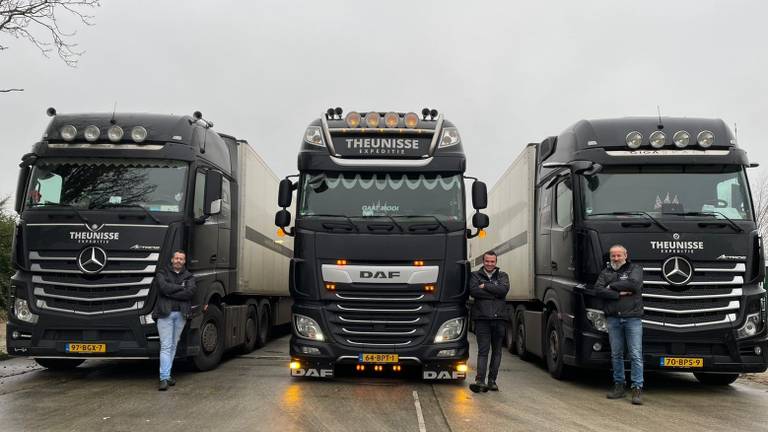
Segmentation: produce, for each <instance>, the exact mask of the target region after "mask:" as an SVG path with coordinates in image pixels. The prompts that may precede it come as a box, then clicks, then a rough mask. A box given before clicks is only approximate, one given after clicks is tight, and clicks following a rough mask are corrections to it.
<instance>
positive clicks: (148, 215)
mask: <svg viewBox="0 0 768 432" xmlns="http://www.w3.org/2000/svg"><path fill="white" fill-rule="evenodd" d="M48 114H49V115H51V116H52V117H53V118H52V120H51V122H50V124H49V125H48V128H47V129H46V131H45V134H44V135H43V137H42V140H41V141H40V142H38V143H36V144H35V145H34V146H33V148H32V152H31V153H28V154H26V155H25V156H24V157H23V159H22V162H21V165H20V166H21V170H20V173H19V180H18V186H17V190H16V211H17V212H18V214H19V222H18V226H17V228H16V233H15V242H14V245H13V252H12V255H13V256H12V259H13V264H14V266H15V268H16V269H17V271H16V273H15V274H14V276H13V277H12V280H11V293H10V294H11V302H10V305H11V306H10V307H11V309H10V311H9V320H8V324H7V345H8V353H9V354H11V355H16V356H30V357H33V358H35V360H36V361H37V362H38V363H39V364H40V365H42V366H45V367H48V368H55V369H65V368H73V367H76V366H78V365H79V364H80V363H82V362H83V361H84V360H85V359H93V358H102V359H103V358H155V357H157V356H158V353H159V336H158V332H157V326H156V324H155V322H154V320H153V318H152V309H153V307H154V304H155V301H156V298H157V295H158V293H157V289H156V288H155V286H154V284H153V278H154V275H155V272H156V271H157V270H158V269H159V268H161V267H162V266H166V265H169V264H170V259H171V255H172V253H173V251H175V250H178V249H181V250H183V251H185V252H186V254H187V267H188V268H189V270H190V271H191V272H192V273H193V274H194V275H195V278H196V281H197V287H198V289H197V292H196V295H195V298H194V299H193V305H194V306H193V307H194V310H195V311H196V313H195V314H194V317H193V318H192V320H191V321H190V323H189V324H188V325H187V327H186V329H185V331H184V334H183V335H182V339H181V341H180V343H179V347H178V350H177V357H180V358H189V359H190V360H191V362H192V363H193V365H194V367H196V368H197V369H199V370H207V369H211V368H213V367H215V366H216V365H217V364H218V363H219V361H220V359H221V356H222V353H223V352H224V351H225V350H227V349H230V348H238V349H240V350H241V351H245V352H248V351H251V350H253V349H255V348H256V347H258V346H260V345H262V344H264V343H265V342H266V340H267V337H268V334H269V330H270V327H271V326H273V325H276V324H280V323H288V322H289V319H290V303H291V302H290V297H289V296H288V283H287V279H286V277H285V274H286V272H287V271H288V261H289V258H290V257H291V256H292V253H291V248H292V242H291V241H290V239H276V238H275V237H274V231H273V228H270V227H272V216H271V214H272V210H271V209H272V208H273V207H272V203H273V202H274V194H275V189H276V188H277V185H278V178H277V177H276V176H275V175H274V174H273V173H272V172H271V171H270V170H269V168H268V167H267V166H266V164H265V163H264V161H263V160H262V159H261V158H260V157H259V156H258V155H257V154H256V152H255V151H254V150H253V149H252V148H251V147H250V146H249V145H248V143H247V142H245V141H238V140H236V139H235V138H234V137H231V136H228V135H224V134H219V133H216V132H214V130H213V129H212V126H213V124H212V123H211V122H209V121H206V120H205V119H203V118H202V115H201V114H200V113H199V112H196V113H195V115H194V116H173V115H153V114H123V113H117V114H71V115H57V114H56V112H55V110H53V109H49V112H48ZM268 203H269V204H268ZM276 240H277V241H276Z"/></svg>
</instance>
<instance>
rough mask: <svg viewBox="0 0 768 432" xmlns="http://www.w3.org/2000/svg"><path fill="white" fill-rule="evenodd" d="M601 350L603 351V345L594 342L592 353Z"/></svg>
mask: <svg viewBox="0 0 768 432" xmlns="http://www.w3.org/2000/svg"><path fill="white" fill-rule="evenodd" d="M602 349H603V344H601V343H600V342H595V343H594V344H592V351H600V350H602Z"/></svg>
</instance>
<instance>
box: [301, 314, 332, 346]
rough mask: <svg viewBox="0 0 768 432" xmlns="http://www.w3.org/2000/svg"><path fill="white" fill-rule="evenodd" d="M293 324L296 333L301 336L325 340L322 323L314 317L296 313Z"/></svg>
mask: <svg viewBox="0 0 768 432" xmlns="http://www.w3.org/2000/svg"><path fill="white" fill-rule="evenodd" d="M293 324H294V327H295V328H296V333H297V334H298V335H299V336H301V337H303V338H306V339H312V340H316V341H322V340H325V338H324V337H323V331H322V330H320V325H319V324H318V323H317V321H315V320H313V319H312V318H310V317H308V316H304V315H299V314H294V315H293Z"/></svg>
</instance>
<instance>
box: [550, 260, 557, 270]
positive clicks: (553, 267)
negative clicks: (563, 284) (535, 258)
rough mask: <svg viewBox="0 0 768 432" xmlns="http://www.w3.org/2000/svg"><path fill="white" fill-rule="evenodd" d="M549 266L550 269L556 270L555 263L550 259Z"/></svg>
mask: <svg viewBox="0 0 768 432" xmlns="http://www.w3.org/2000/svg"><path fill="white" fill-rule="evenodd" d="M550 267H552V270H557V263H556V262H554V261H552V263H550Z"/></svg>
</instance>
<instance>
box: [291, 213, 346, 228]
mask: <svg viewBox="0 0 768 432" xmlns="http://www.w3.org/2000/svg"><path fill="white" fill-rule="evenodd" d="M315 216H318V217H334V218H342V219H346V220H347V222H349V224H350V225H352V227H353V228H354V229H355V231H356V232H360V230H359V229H358V228H357V225H355V223H354V222H352V219H350V218H349V216H344V215H337V214H326V213H313V214H306V215H302V217H315Z"/></svg>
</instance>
